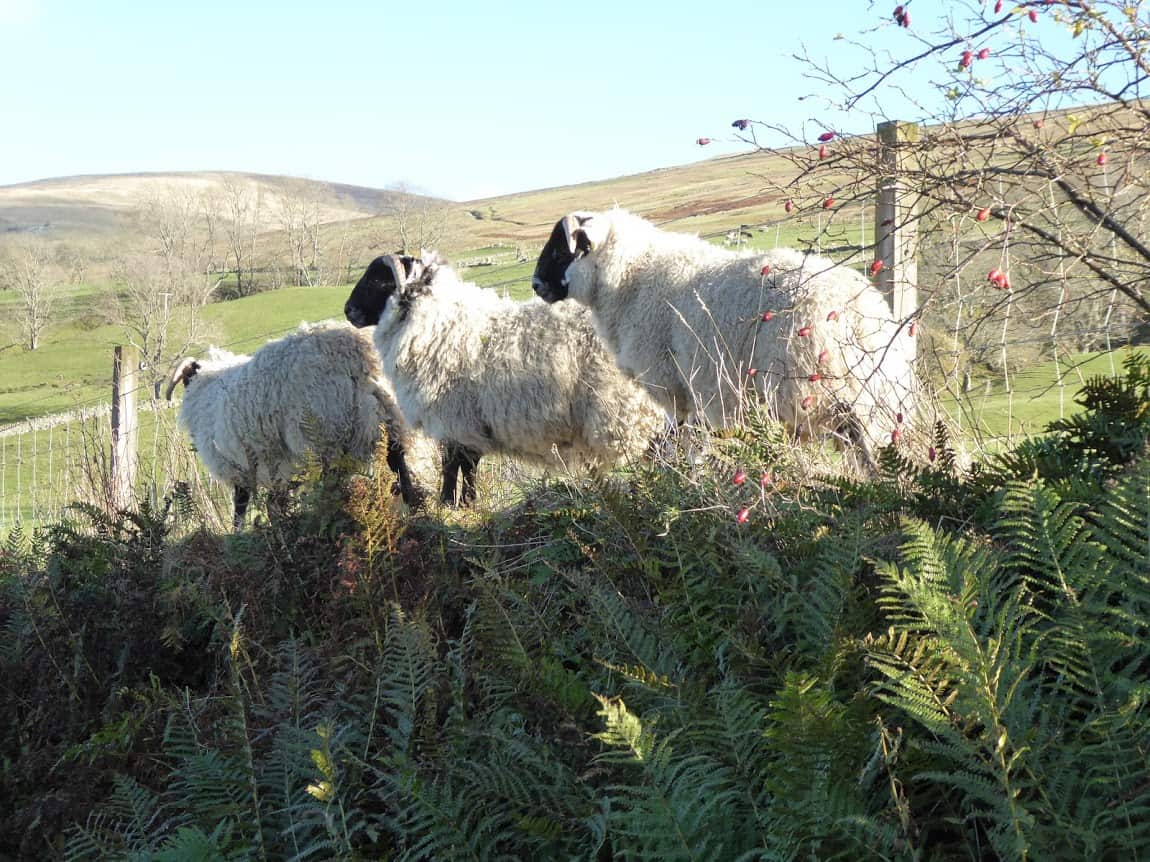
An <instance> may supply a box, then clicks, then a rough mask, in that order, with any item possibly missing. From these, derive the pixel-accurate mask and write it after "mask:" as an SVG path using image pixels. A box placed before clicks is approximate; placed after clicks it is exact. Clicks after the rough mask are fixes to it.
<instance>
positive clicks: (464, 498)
mask: <svg viewBox="0 0 1150 862" xmlns="http://www.w3.org/2000/svg"><path fill="white" fill-rule="evenodd" d="M459 451H460V462H459V466H460V468H461V469H462V471H463V490H462V492H461V493H460V495H459V504H460V505H461V506H470V505H471V504H472V503H474V502H475V468H476V467H478V466H479V459H480V458H481V457H483V456H482V454H481V453H479V452H476V451H475V450H474V449H464V448H463V447H460V450H459Z"/></svg>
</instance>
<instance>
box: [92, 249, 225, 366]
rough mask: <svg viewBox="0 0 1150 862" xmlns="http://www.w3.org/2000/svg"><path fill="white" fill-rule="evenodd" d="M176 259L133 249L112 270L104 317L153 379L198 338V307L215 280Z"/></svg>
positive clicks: (207, 297) (199, 312)
mask: <svg viewBox="0 0 1150 862" xmlns="http://www.w3.org/2000/svg"><path fill="white" fill-rule="evenodd" d="M180 263H181V262H180V261H170V260H164V259H162V258H160V257H157V256H156V255H134V256H130V257H125V258H123V259H121V260H120V261H119V263H118V265H117V266H116V268H115V270H114V273H113V277H114V279H115V281H116V283H117V285H118V288H119V289H118V291H117V292H115V293H114V294H112V295H111V300H112V303H113V307H112V309H111V314H110V317H111V319H112V320H113V321H114V322H115V323H117V324H119V326H120V327H121V330H122V331H123V333H124V339H125V340H126V341H127V343H128V344H130V345H132V346H134V347H135V348H136V349H137V350H138V351H139V354H140V363H141V366H142V367H143V368H144V369H145V370H146V371H147V373H148V377H149V379H150V382H152V383H153V384H154V383H155V382H156V381H158V380H162V379H163V378H164V377H165V376H166V370H167V367H168V366H169V365H170V364H171V362H172V361H174V360H175V359H176V358H178V357H179V356H182V355H183V354H185V353H186V352H187V350H188V348H189V347H190V346H191V345H192V344H194V343H196V342H198V341H199V340H200V338H201V336H202V330H203V316H202V314H201V311H202V309H203V307H204V306H205V305H206V304H207V303H208V301H209V300H210V299H211V296H212V292H213V290H214V289H215V287H216V286H217V285H218V283H219V282H218V279H216V277H215V276H212V275H209V274H207V273H203V272H199V271H196V270H193V269H183V268H181V266H180Z"/></svg>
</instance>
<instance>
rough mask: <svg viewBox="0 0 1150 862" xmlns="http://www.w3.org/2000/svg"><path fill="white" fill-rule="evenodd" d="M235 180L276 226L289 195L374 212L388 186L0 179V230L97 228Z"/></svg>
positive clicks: (197, 177) (224, 174) (249, 179)
mask: <svg viewBox="0 0 1150 862" xmlns="http://www.w3.org/2000/svg"><path fill="white" fill-rule="evenodd" d="M234 187H242V188H244V189H246V190H247V193H248V194H249V195H251V196H252V197H257V196H258V199H259V201H260V226H261V228H262V229H267V230H274V229H276V228H278V227H279V215H280V211H281V203H282V201H283V200H284V199H285V196H287V195H292V196H295V197H297V198H303V199H305V200H307V201H308V202H309V203H310V202H315V203H316V204H318V206H319V208H320V215H321V219H322V220H323V221H325V222H332V221H347V220H351V219H360V218H364V217H367V216H374V215H378V214H379V213H381V212H383V211H385V210H386V208H387V206H388V202H389V201H390V200H391V199H392V198H393V197H394V195H395V193H394V192H390V191H385V190H382V189H373V188H366V187H362V186H353V185H347V184H344V183H328V182H322V181H317V180H306V179H298V178H294V177H282V176H271V175H264V174H246V173H234V172H228V171H203V172H188V173H147V174H144V173H141V174H105V175H92V176H75V177H59V178H53V179H45V180H37V181H34V182H29V183H20V184H17V185H10V186H0V234H2V233H20V232H36V233H47V234H50V235H63V234H69V235H77V234H79V235H83V234H102V233H106V232H108V231H110V230H116V229H119V228H123V227H126V226H128V225H130V224H131V222H132V220H133V218H134V216H135V215H136V214H138V213H139V212H140V211H141V210H142V209H143V208H144V207H145V206H146V204H147V202H148V201H149V200H150V199H153V198H156V197H163V196H165V195H168V196H170V195H171V194H172V193H173V192H179V193H189V192H190V193H194V194H197V195H201V194H202V195H206V196H213V195H214V196H217V197H218V198H220V199H223V198H224V197H225V196H226V194H227V193H228V191H229V189H231V188H234Z"/></svg>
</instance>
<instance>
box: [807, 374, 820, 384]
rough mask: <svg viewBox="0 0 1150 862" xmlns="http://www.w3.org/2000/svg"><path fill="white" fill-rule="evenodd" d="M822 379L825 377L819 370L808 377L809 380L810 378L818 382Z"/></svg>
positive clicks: (812, 381) (813, 381) (811, 380)
mask: <svg viewBox="0 0 1150 862" xmlns="http://www.w3.org/2000/svg"><path fill="white" fill-rule="evenodd" d="M822 379H823V376H822V375H821V374H819V373H818V372H817V371H816V372H815V373H814V374H812V375H811V376H810V377H808V378H807V380H809V381H810V382H811V383H818V382H819V381H820V380H822Z"/></svg>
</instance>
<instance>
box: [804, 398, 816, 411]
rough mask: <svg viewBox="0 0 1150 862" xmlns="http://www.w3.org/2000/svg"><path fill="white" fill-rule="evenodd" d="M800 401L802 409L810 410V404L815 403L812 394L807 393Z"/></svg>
mask: <svg viewBox="0 0 1150 862" xmlns="http://www.w3.org/2000/svg"><path fill="white" fill-rule="evenodd" d="M801 403H802V407H803V409H804V410H810V409H811V405H812V404H814V403H815V396H813V395H808V396H807V397H806V398H804V399H803V400H802V402H801Z"/></svg>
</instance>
